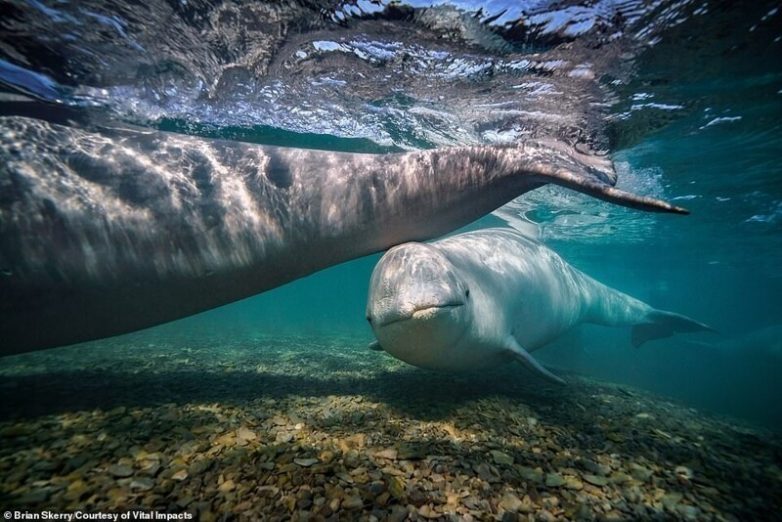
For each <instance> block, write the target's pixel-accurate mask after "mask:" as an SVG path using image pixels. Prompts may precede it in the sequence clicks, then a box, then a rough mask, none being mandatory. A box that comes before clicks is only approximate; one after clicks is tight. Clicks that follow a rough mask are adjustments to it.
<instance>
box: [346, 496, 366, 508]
mask: <svg viewBox="0 0 782 522" xmlns="http://www.w3.org/2000/svg"><path fill="white" fill-rule="evenodd" d="M342 507H343V508H344V509H361V508H362V507H364V501H363V500H361V497H359V496H358V495H350V496H347V497H345V499H344V500H343V501H342Z"/></svg>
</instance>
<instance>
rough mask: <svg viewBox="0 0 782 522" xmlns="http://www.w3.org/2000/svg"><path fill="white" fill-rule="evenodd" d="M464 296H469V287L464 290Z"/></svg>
mask: <svg viewBox="0 0 782 522" xmlns="http://www.w3.org/2000/svg"><path fill="white" fill-rule="evenodd" d="M464 297H468V298H469V297H470V289H469V288H468V289H467V290H465V292H464Z"/></svg>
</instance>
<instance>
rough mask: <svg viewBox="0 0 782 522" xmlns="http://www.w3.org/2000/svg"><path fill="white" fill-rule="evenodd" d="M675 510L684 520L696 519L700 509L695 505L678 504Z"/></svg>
mask: <svg viewBox="0 0 782 522" xmlns="http://www.w3.org/2000/svg"><path fill="white" fill-rule="evenodd" d="M676 510H677V511H678V512H679V514H680V515H681V516H682V518H684V519H685V520H698V518H699V517H700V514H701V511H700V509H698V508H697V507H695V506H688V505H687V504H679V505H678V506H677V507H676Z"/></svg>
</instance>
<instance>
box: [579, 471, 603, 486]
mask: <svg viewBox="0 0 782 522" xmlns="http://www.w3.org/2000/svg"><path fill="white" fill-rule="evenodd" d="M584 480H585V481H587V482H589V483H590V484H592V485H593V486H600V487H603V486H607V485H608V479H607V478H606V477H600V476H598V475H592V474H591V473H586V474H585V475H584Z"/></svg>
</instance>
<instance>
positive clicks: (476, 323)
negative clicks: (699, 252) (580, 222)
mask: <svg viewBox="0 0 782 522" xmlns="http://www.w3.org/2000/svg"><path fill="white" fill-rule="evenodd" d="M367 319H368V320H369V322H370V324H371V326H372V329H373V331H374V332H375V336H376V337H377V339H378V341H379V344H374V345H372V346H373V347H374V348H376V349H381V347H382V349H383V350H385V351H387V352H389V353H390V354H392V355H394V356H395V357H397V358H399V359H401V360H403V361H405V362H408V363H410V364H413V365H415V366H421V367H423V368H430V369H436V370H454V371H460V370H461V371H463V370H472V369H478V368H487V367H491V366H496V365H499V364H503V363H506V362H508V361H511V360H516V361H519V362H521V363H522V364H523V365H524V366H526V367H527V368H529V369H530V370H532V371H533V372H535V373H536V374H537V375H539V376H541V377H544V378H546V379H548V380H551V381H556V382H559V383H561V382H562V380H561V379H560V378H559V377H556V376H555V375H553V374H552V373H551V372H549V371H548V370H546V369H545V368H544V367H543V366H541V365H540V364H538V362H537V361H535V359H533V357H532V356H531V355H530V352H532V351H534V350H536V349H538V348H541V347H542V346H544V345H546V344H547V343H549V342H550V341H552V340H553V339H555V338H556V337H558V336H559V335H561V334H562V333H563V332H565V331H566V330H568V329H570V328H572V327H573V326H575V325H577V324H579V323H583V322H589V323H597V324H603V325H609V326H621V325H628V326H632V327H633V333H632V342H633V344H634V345H635V346H640V345H641V344H643V343H645V342H646V341H649V340H652V339H661V338H664V337H669V336H671V335H673V334H674V333H676V332H697V331H702V330H711V328H710V327H708V326H706V325H705V324H703V323H699V322H697V321H694V320H693V319H690V318H689V317H685V316H683V315H680V314H677V313H673V312H667V311H664V310H656V309H654V308H652V307H651V306H649V305H648V304H646V303H644V302H642V301H639V300H638V299H635V298H633V297H630V296H629V295H627V294H623V293H622V292H619V291H618V290H614V289H613V288H609V287H607V286H605V285H603V284H601V283H599V282H598V281H595V280H594V279H592V278H591V277H589V276H587V275H586V274H584V273H583V272H580V271H578V270H576V269H575V268H573V267H572V266H570V265H569V264H567V263H566V262H565V261H564V260H563V259H562V258H561V257H559V256H558V255H557V254H556V253H555V252H554V251H552V250H550V249H548V248H546V247H545V246H544V245H542V244H540V243H538V242H536V241H533V240H531V239H529V238H527V237H525V236H522V235H521V234H519V233H518V232H515V231H512V230H510V229H500V228H495V229H483V230H478V231H475V232H467V233H465V234H458V235H455V236H451V237H447V238H445V239H441V240H439V241H435V242H434V243H432V244H422V243H406V244H403V245H398V246H396V247H394V248H392V249H391V250H389V251H388V252H386V254H385V255H384V256H383V257H382V258H381V259H380V261H379V262H378V264H377V266H375V269H374V271H373V272H372V279H371V281H370V285H369V297H368V300H367Z"/></svg>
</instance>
